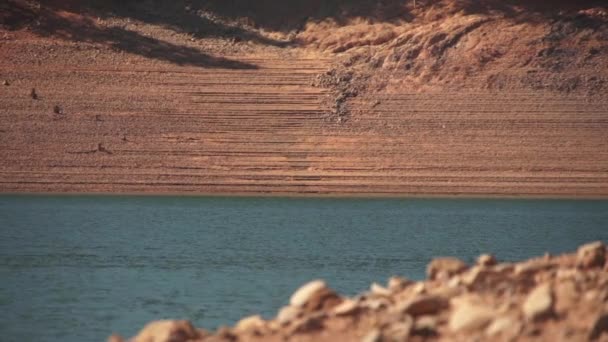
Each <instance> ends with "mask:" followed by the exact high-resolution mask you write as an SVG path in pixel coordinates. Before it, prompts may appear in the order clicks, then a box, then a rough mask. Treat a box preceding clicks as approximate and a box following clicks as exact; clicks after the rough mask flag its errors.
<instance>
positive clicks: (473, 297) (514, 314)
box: [108, 242, 608, 342]
mask: <svg viewBox="0 0 608 342" xmlns="http://www.w3.org/2000/svg"><path fill="white" fill-rule="evenodd" d="M606 254H607V248H606V245H605V244H604V243H603V242H593V243H589V244H586V245H583V246H581V247H579V248H578V250H577V252H576V253H572V254H564V255H559V256H552V255H549V254H546V255H544V256H543V257H538V258H534V259H530V260H527V261H522V262H517V263H507V262H499V261H497V260H496V259H495V258H494V257H493V256H492V255H489V254H486V255H481V256H480V257H479V258H478V259H477V262H476V263H475V265H467V264H466V263H464V262H463V261H461V260H458V259H456V258H449V257H443V258H436V259H434V260H432V261H431V262H430V263H429V265H428V267H427V276H428V278H427V280H425V281H421V282H415V281H411V280H408V279H406V278H401V277H392V278H390V279H389V281H388V284H387V285H386V286H383V285H380V284H377V283H374V284H372V285H371V287H370V290H369V291H367V292H365V293H362V294H360V295H357V296H355V297H352V298H347V297H343V296H340V295H339V294H337V293H336V292H335V291H333V290H332V289H331V288H329V287H328V286H327V284H326V283H325V282H324V281H322V280H315V281H312V282H310V283H308V284H305V285H303V286H302V287H301V288H300V289H298V290H297V291H296V292H295V293H294V294H293V295H292V296H291V298H290V301H289V305H288V306H285V307H284V308H282V309H280V310H279V312H278V313H277V315H276V317H275V318H272V319H269V320H265V319H263V318H262V317H261V316H257V315H256V316H250V317H246V318H243V319H242V320H240V321H239V322H238V323H237V324H236V325H235V326H234V327H220V328H219V329H217V330H216V331H213V332H212V331H207V330H204V329H197V328H195V327H193V325H192V324H191V323H190V322H188V321H171V320H166V321H156V322H152V323H149V324H148V325H146V326H145V327H144V328H143V329H142V330H141V331H140V332H139V334H138V335H137V336H135V337H133V338H131V339H129V340H125V339H123V338H122V337H120V336H118V335H112V336H110V337H109V339H108V342H124V341H129V342H186V341H188V342H193V341H285V340H289V341H364V342H379V341H426V340H432V341H435V340H436V341H488V340H491V341H608V261H607V258H606Z"/></svg>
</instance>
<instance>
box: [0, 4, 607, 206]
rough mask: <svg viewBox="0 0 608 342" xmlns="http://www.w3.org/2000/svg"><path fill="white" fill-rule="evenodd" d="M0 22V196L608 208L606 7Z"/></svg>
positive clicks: (114, 9) (158, 11) (4, 12)
mask: <svg viewBox="0 0 608 342" xmlns="http://www.w3.org/2000/svg"><path fill="white" fill-rule="evenodd" d="M287 3H288V4H287ZM0 24H1V28H0V160H1V161H0V192H100V193H116V192H125V193H194V194H201V193H203V194H216V193H230V194H257V195H259V194H286V195H297V194H302V195H305V194H329V195H425V196H428V195H467V196H493V195H498V196H521V195H525V196H555V197H575V196H576V197H606V196H608V43H607V42H608V6H606V5H605V3H604V2H603V1H578V2H576V4H573V3H572V2H571V1H558V2H551V3H550V4H548V3H546V2H543V1H532V0H530V1H523V0H522V1H515V0H511V1H498V0H496V1H472V0H471V1H447V0H444V1H422V0H418V1H416V2H415V4H414V1H390V0H389V1H383V2H379V1H364V0H360V1H354V2H353V1H350V2H349V1H338V0H334V1H326V2H323V1H299V0H297V1H273V0H267V1H259V2H252V1H244V0H233V1H229V2H227V1H223V2H222V1H195V0H194V1H185V0H184V1H181V0H176V1H154V0H148V1H125V2H118V1H117V2H114V3H112V2H107V1H101V0H88V1H51V0H49V1H42V2H37V1H25V0H8V1H5V2H3V3H2V4H0Z"/></svg>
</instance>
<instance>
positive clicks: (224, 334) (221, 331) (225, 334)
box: [215, 327, 236, 341]
mask: <svg viewBox="0 0 608 342" xmlns="http://www.w3.org/2000/svg"><path fill="white" fill-rule="evenodd" d="M215 335H216V336H217V337H219V338H220V339H222V340H228V341H232V340H234V339H236V335H235V334H234V333H233V332H232V330H230V328H229V327H219V328H218V329H217V332H216V333H215Z"/></svg>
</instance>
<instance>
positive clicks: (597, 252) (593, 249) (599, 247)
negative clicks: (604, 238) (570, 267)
mask: <svg viewBox="0 0 608 342" xmlns="http://www.w3.org/2000/svg"><path fill="white" fill-rule="evenodd" d="M605 262H606V246H604V243H602V242H601V241H596V242H592V243H588V244H586V245H583V246H580V247H579V248H578V251H577V252H576V265H577V266H578V267H581V268H592V267H602V266H604V263H605Z"/></svg>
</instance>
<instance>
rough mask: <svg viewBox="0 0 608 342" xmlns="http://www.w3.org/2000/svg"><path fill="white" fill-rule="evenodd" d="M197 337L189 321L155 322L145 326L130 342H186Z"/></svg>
mask: <svg viewBox="0 0 608 342" xmlns="http://www.w3.org/2000/svg"><path fill="white" fill-rule="evenodd" d="M198 337H199V334H198V331H197V330H196V329H194V327H193V326H192V324H191V323H190V322H189V321H171V320H165V321H155V322H152V323H149V324H148V325H146V326H145V327H144V328H143V329H142V330H141V331H140V332H139V334H137V336H135V337H134V338H132V339H131V341H132V342H151V341H153V342H186V341H188V340H194V339H196V338H198Z"/></svg>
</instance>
